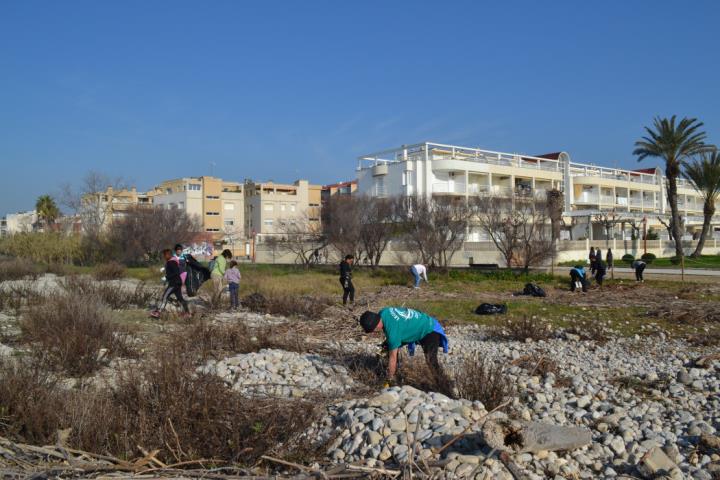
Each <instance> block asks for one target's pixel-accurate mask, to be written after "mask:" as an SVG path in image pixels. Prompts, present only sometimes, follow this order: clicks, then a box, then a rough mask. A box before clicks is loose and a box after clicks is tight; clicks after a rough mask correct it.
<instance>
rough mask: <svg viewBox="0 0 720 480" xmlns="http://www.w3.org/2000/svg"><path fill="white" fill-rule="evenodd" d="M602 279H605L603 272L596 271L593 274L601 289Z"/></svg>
mask: <svg viewBox="0 0 720 480" xmlns="http://www.w3.org/2000/svg"><path fill="white" fill-rule="evenodd" d="M603 278H605V270H597V271H596V272H595V281H596V282H597V284H598V285H600V286H601V287H602V282H603Z"/></svg>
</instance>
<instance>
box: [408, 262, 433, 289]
mask: <svg viewBox="0 0 720 480" xmlns="http://www.w3.org/2000/svg"><path fill="white" fill-rule="evenodd" d="M410 273H412V276H413V278H414V279H415V286H414V287H413V288H420V281H421V280H425V283H430V282H428V278H427V268H426V267H425V265H423V264H422V263H417V264H415V265H413V266H412V267H410Z"/></svg>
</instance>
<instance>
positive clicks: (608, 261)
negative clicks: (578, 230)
mask: <svg viewBox="0 0 720 480" xmlns="http://www.w3.org/2000/svg"><path fill="white" fill-rule="evenodd" d="M613 261H614V258H613V253H612V249H610V248H608V251H607V254H606V255H605V261H603V257H602V251H601V250H600V249H599V248H595V247H590V253H589V255H588V263H589V265H590V276H591V277H592V278H594V279H595V281H596V282H597V284H598V286H599V287H601V288H602V284H603V280H604V278H605V275H607V271H608V269H609V268H613ZM646 265H647V264H646V263H645V262H644V261H642V260H639V259H638V260H634V261H633V262H632V264H631V267H632V269H633V270H634V271H635V280H636V281H638V282H643V281H644V278H643V271H644V270H645V267H646ZM588 286H589V282H588V279H587V274H586V272H585V267H584V266H583V265H575V266H574V267H572V268H571V269H570V290H571V291H573V292H574V291H575V290H577V289H582V291H583V292H587V289H588Z"/></svg>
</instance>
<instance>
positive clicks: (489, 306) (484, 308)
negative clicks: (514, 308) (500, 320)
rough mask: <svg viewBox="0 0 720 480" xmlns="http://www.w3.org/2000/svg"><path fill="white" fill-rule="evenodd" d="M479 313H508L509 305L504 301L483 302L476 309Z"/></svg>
mask: <svg viewBox="0 0 720 480" xmlns="http://www.w3.org/2000/svg"><path fill="white" fill-rule="evenodd" d="M475 313H477V314H478V315H501V314H504V313H507V305H504V304H502V303H495V304H493V303H481V304H480V305H479V306H478V307H477V308H476V309H475Z"/></svg>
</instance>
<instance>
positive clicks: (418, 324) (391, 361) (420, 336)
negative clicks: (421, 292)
mask: <svg viewBox="0 0 720 480" xmlns="http://www.w3.org/2000/svg"><path fill="white" fill-rule="evenodd" d="M360 326H361V327H362V328H363V330H365V333H372V332H380V331H382V332H383V333H384V334H385V340H386V342H387V348H388V371H387V375H388V381H390V380H392V379H393V378H394V377H395V373H396V371H397V364H398V350H399V349H400V347H402V346H406V347H407V349H408V353H409V354H410V356H412V355H414V354H415V345H416V344H418V343H419V344H420V346H422V349H423V353H424V354H425V361H426V362H427V364H428V366H429V367H430V369H431V370H432V371H433V373H435V374H438V373H440V363H439V362H438V358H437V354H438V350H439V348H440V347H442V349H443V352H444V353H447V352H448V339H447V336H446V335H445V331H444V330H443V327H442V325H440V322H438V321H437V320H436V319H435V318H433V317H431V316H430V315H428V314H427V313H424V312H421V311H419V310H413V309H412V308H402V307H386V308H383V309H382V310H380V311H379V312H377V313H375V312H371V311H366V312H365V313H363V314H362V315H361V316H360Z"/></svg>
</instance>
